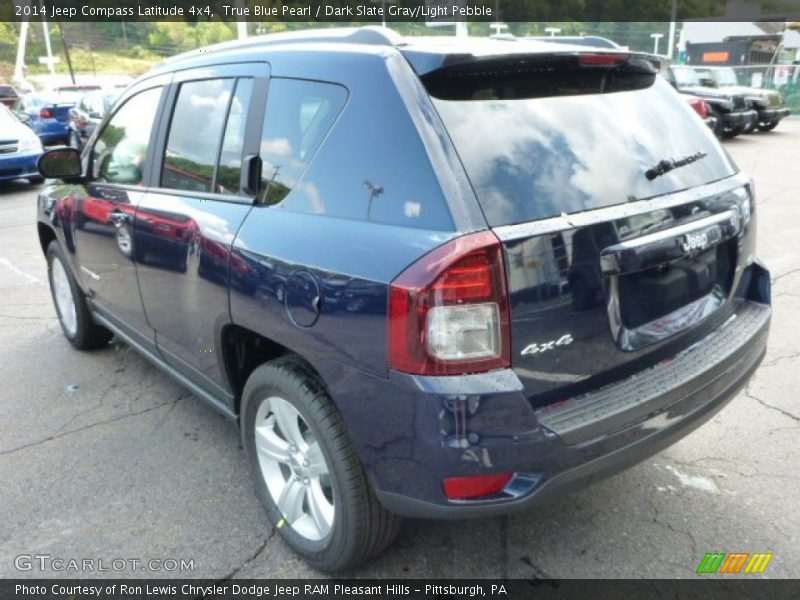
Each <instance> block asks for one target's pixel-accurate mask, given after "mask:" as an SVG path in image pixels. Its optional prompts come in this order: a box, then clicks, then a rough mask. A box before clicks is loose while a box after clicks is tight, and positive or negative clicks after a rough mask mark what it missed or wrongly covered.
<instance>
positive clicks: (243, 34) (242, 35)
mask: <svg viewBox="0 0 800 600" xmlns="http://www.w3.org/2000/svg"><path fill="white" fill-rule="evenodd" d="M236 6H237V8H240V9H244V0H236ZM236 34H237V37H238V39H240V40H244V39H247V21H246V20H244V18H243V17H239V20H238V21H236Z"/></svg>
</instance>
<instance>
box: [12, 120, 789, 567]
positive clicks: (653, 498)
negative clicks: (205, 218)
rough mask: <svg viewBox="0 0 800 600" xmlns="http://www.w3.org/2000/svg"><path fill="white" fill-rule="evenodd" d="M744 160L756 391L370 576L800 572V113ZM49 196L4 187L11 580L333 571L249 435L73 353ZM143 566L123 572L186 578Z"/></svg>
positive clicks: (113, 361)
mask: <svg viewBox="0 0 800 600" xmlns="http://www.w3.org/2000/svg"><path fill="white" fill-rule="evenodd" d="M726 147H727V148H728V150H729V151H730V153H731V154H732V155H733V156H734V158H735V159H736V160H737V162H738V163H739V165H740V166H741V167H742V168H743V169H744V170H746V171H747V172H749V173H750V174H751V175H752V176H753V177H754V178H755V181H756V190H757V195H758V201H757V214H758V229H759V254H760V256H761V257H762V259H764V261H765V262H766V263H767V264H768V266H769V267H770V268H771V270H772V274H773V281H774V288H773V293H774V296H773V297H774V306H775V312H774V317H773V323H772V332H771V337H770V343H769V351H768V354H767V357H766V359H765V361H764V364H763V365H762V367H761V368H760V370H759V371H758V373H757V375H756V377H755V378H754V379H753V380H752V381H751V383H750V385H749V386H748V387H747V389H746V390H745V391H743V392H742V393H741V394H739V396H738V397H737V398H736V399H734V400H733V401H732V402H731V404H729V406H728V407H727V408H726V409H725V410H723V411H722V412H721V413H720V414H719V415H718V416H717V417H715V418H714V419H713V420H712V421H711V422H709V423H708V424H706V425H705V426H703V427H702V428H701V429H699V430H697V431H696V432H694V433H692V434H691V435H690V436H689V437H687V438H685V439H684V440H682V441H680V442H679V443H677V444H676V445H675V446H673V447H671V448H669V449H668V450H666V451H665V452H662V453H661V454H659V455H657V456H655V457H654V458H652V459H650V460H648V461H646V462H644V463H642V464H640V465H638V466H636V467H634V468H632V469H630V470H629V471H626V472H625V473H622V474H621V475H618V476H616V477H614V478H612V479H609V480H606V481H603V482H601V483H599V484H596V485H594V486H593V487H590V488H588V489H585V490H583V491H581V492H579V493H576V494H574V495H572V496H569V497H566V498H564V499H562V500H560V501H558V502H556V503H554V504H551V505H548V506H545V507H541V508H538V509H535V510H533V511H530V512H527V513H524V514H521V515H516V516H513V517H508V518H497V519H487V520H478V521H467V522H456V523H453V522H449V523H441V522H422V521H409V522H407V523H406V524H405V526H404V528H403V530H402V532H401V534H400V537H399V539H398V540H397V543H396V544H395V545H394V546H393V547H392V548H391V549H390V550H389V551H388V552H386V553H385V554H384V555H383V556H382V557H381V558H379V559H378V560H376V561H374V562H373V563H371V564H369V565H366V566H365V567H363V568H361V569H359V570H358V571H356V572H354V573H352V575H354V576H363V577H371V576H374V577H390V576H399V577H403V576H415V577H467V576H470V577H475V576H477V577H498V576H505V577H526V578H530V577H543V576H552V577H691V576H693V575H694V570H695V568H696V567H697V565H698V563H699V562H700V560H701V558H702V557H703V555H704V554H705V553H706V552H711V551H726V552H734V551H742V552H772V553H774V558H773V560H772V562H771V563H770V565H769V567H768V569H767V571H766V573H765V576H769V577H800V533H799V532H800V502H798V501H797V498H798V496H799V495H800V469H798V466H799V465H800V401H799V400H798V395H797V387H798V384H800V376H798V372H800V335H798V334H800V328H798V323H800V179H798V176H797V170H798V166H800V165H798V162H797V161H798V157H800V119H789V120H787V121H785V122H784V123H782V124H781V125H780V126H779V127H778V128H777V130H775V131H774V132H772V133H769V134H755V135H751V136H745V137H740V138H736V139H734V140H731V141H729V142H726ZM35 197H36V189H34V188H30V187H28V186H27V185H23V184H21V183H20V184H10V185H5V186H2V187H0V386H1V387H0V406H1V407H2V413H3V418H2V419H0V482H2V485H0V523H2V528H1V529H0V577H18V576H40V575H42V573H40V572H39V571H37V570H31V571H19V570H17V569H16V568H15V557H17V556H19V555H31V554H48V555H50V556H52V557H54V558H55V557H60V558H67V559H68V558H94V559H102V560H103V561H105V563H106V566H108V564H110V562H111V561H112V560H113V559H119V558H122V559H131V558H133V559H141V560H143V561H144V560H149V559H167V558H174V559H187V560H193V561H194V570H193V571H192V572H190V573H183V574H184V575H190V576H193V577H208V578H225V577H295V576H297V577H306V576H314V575H316V573H314V572H313V571H311V570H310V569H309V568H308V567H306V566H305V564H304V563H303V562H302V561H301V560H299V559H298V558H296V557H295V556H294V555H293V554H292V553H291V552H290V551H289V550H288V549H287V547H286V546H285V545H284V544H283V543H282V542H281V540H280V539H279V537H278V536H276V535H274V533H273V531H272V529H271V527H270V526H269V524H268V523H267V522H266V519H265V517H264V515H263V513H262V511H261V509H260V507H259V505H258V504H257V501H256V499H255V496H254V494H253V493H252V490H251V484H250V481H249V478H248V474H247V472H246V468H245V463H244V458H243V454H242V451H241V446H240V443H239V438H238V433H237V431H236V430H235V428H234V427H233V426H232V425H231V424H229V423H227V422H226V421H224V420H223V419H222V418H221V417H219V416H217V415H216V414H215V413H214V412H213V411H212V410H211V409H209V408H207V407H206V406H205V404H203V403H202V401H200V400H198V399H197V398H194V397H192V396H191V394H189V393H188V392H186V391H184V390H183V389H182V388H180V387H179V386H178V385H177V384H175V383H173V382H172V381H171V380H170V379H169V378H168V377H167V376H165V375H163V374H161V372H160V371H158V370H156V369H155V368H154V367H152V366H150V365H149V363H147V362H146V361H145V360H144V359H142V358H140V357H139V356H138V355H137V354H136V353H135V352H134V351H133V350H131V349H130V348H128V347H126V346H125V345H123V344H113V345H112V346H110V347H109V348H107V349H104V350H101V351H96V352H90V353H79V352H76V351H74V350H72V349H71V347H70V346H69V345H68V344H67V342H66V341H65V340H64V339H63V337H62V335H61V331H60V329H59V326H58V322H57V321H56V317H55V312H54V309H53V307H52V303H51V300H50V296H49V293H48V289H47V285H46V270H45V262H44V259H43V257H42V253H41V250H40V249H39V245H38V239H37V236H36V229H35V226H34V218H35V206H34V204H35ZM24 564H25V563H24V562H23V563H22V565H23V566H24ZM117 564H118V565H119V564H120V563H117ZM125 564H126V567H125V569H124V570H123V571H121V572H120V573H119V575H125V574H128V575H138V576H142V575H149V576H178V575H180V574H181V573H179V572H163V571H162V572H152V571H141V570H133V569H132V568H131V566H130V565H131V563H130V562H129V561H126V563H125ZM61 574H63V575H68V576H78V574H77V573H74V572H69V573H61ZM111 574H115V573H113V572H112V573H111ZM44 575H46V576H57V575H59V573H57V572H54V571H49V572H45V573H44ZM86 575H88V574H86ZM97 575H100V576H102V575H109V573H108V572H103V573H97Z"/></svg>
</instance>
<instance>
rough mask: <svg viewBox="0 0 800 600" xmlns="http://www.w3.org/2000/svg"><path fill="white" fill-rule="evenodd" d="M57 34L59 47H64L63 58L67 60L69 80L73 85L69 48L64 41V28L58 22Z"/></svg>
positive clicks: (73, 73)
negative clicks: (59, 38) (59, 42)
mask: <svg viewBox="0 0 800 600" xmlns="http://www.w3.org/2000/svg"><path fill="white" fill-rule="evenodd" d="M58 34H59V35H60V36H61V45H62V46H64V56H65V57H66V59H67V68H69V78H70V79H72V85H75V71H73V70H72V61H71V60H70V58H69V48H67V40H66V39H64V28H63V27H61V21H59V22H58Z"/></svg>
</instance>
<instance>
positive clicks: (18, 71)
mask: <svg viewBox="0 0 800 600" xmlns="http://www.w3.org/2000/svg"><path fill="white" fill-rule="evenodd" d="M27 41H28V21H27V20H25V21H23V22H22V23H21V27H20V31H19V42H18V43H17V60H16V62H15V63H14V83H23V82H24V81H25V73H24V68H25V44H26V43H27Z"/></svg>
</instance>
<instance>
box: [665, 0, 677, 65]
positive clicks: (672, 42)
mask: <svg viewBox="0 0 800 600" xmlns="http://www.w3.org/2000/svg"><path fill="white" fill-rule="evenodd" d="M677 17H678V0H672V10H671V11H670V14H669V36H668V37H669V40H668V41H667V58H669V59H670V60H672V54H673V52H674V51H675V19H677Z"/></svg>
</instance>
